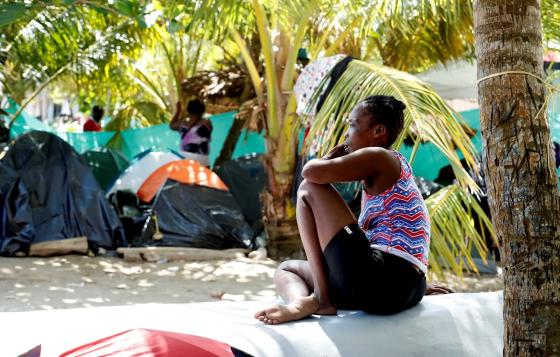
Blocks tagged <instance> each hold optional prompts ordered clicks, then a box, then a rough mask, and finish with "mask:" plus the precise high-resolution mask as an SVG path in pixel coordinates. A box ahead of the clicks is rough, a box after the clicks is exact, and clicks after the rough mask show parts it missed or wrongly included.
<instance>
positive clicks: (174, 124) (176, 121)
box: [169, 102, 182, 130]
mask: <svg viewBox="0 0 560 357" xmlns="http://www.w3.org/2000/svg"><path fill="white" fill-rule="evenodd" d="M181 113H182V110H181V102H177V106H176V108H175V114H173V117H172V118H171V121H170V122H169V127H170V128H171V129H172V130H179V129H181V122H182V120H181Z"/></svg>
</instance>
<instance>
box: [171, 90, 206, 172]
mask: <svg viewBox="0 0 560 357" xmlns="http://www.w3.org/2000/svg"><path fill="white" fill-rule="evenodd" d="M205 111H206V106H205V105H204V103H203V102H202V101H200V100H199V99H193V100H191V101H189V102H188V104H187V117H186V118H182V110H181V103H180V102H178V103H177V110H176V111H175V114H174V115H173V118H172V119H171V122H170V123H169V127H170V128H171V129H172V130H175V131H178V132H179V133H180V134H181V144H180V150H181V154H183V156H185V158H187V159H192V160H196V161H198V162H200V163H201V164H202V165H205V166H208V164H209V160H208V155H209V153H210V139H211V135H212V122H211V121H210V120H208V119H206V118H204V112H205Z"/></svg>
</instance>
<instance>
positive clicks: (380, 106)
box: [361, 95, 406, 147]
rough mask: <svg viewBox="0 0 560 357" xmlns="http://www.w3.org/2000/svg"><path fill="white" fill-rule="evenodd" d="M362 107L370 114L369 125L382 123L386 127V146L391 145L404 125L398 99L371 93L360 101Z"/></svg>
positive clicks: (401, 104)
mask: <svg viewBox="0 0 560 357" xmlns="http://www.w3.org/2000/svg"><path fill="white" fill-rule="evenodd" d="M361 104H362V109H363V110H365V113H367V114H368V115H369V116H370V122H371V125H374V124H383V125H384V126H385V127H386V128H387V146H388V147H390V146H391V145H393V143H394V142H395V140H397V137H398V136H399V134H400V133H401V131H402V129H403V125H404V113H403V111H404V109H405V108H406V106H405V105H404V103H403V102H401V101H400V100H397V99H395V98H394V97H392V96H387V95H373V96H370V97H367V98H366V99H364V100H363V101H362V102H361Z"/></svg>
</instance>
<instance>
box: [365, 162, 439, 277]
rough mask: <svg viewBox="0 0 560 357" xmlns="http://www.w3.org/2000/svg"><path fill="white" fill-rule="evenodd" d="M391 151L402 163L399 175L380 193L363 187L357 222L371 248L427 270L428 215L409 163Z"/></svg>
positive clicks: (428, 246)
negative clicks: (372, 193) (371, 192)
mask: <svg viewBox="0 0 560 357" xmlns="http://www.w3.org/2000/svg"><path fill="white" fill-rule="evenodd" d="M393 154H394V155H395V156H396V157H397V158H398V159H399V161H400V164H401V174H400V176H399V179H398V180H397V182H395V184H394V185H393V186H392V187H390V188H389V189H387V190H385V191H384V192H382V193H380V194H379V195H370V194H369V193H367V192H366V191H365V190H363V191H362V211H361V213H360V217H359V219H358V223H359V225H360V228H361V229H362V230H363V231H364V233H365V235H366V237H367V239H368V240H369V243H370V246H371V247H372V248H375V249H378V250H381V251H383V252H386V253H388V254H393V255H396V256H399V257H401V258H403V259H406V260H407V261H409V262H411V263H412V264H414V265H415V266H417V267H418V268H419V269H420V270H421V271H422V272H424V273H426V271H427V269H428V253H429V251H430V217H429V215H428V210H427V208H426V204H425V203H424V199H423V198H422V195H421V194H420V191H419V190H418V186H416V182H414V178H413V177H412V169H411V168H410V165H409V164H408V162H407V161H406V159H405V158H404V157H403V156H402V155H401V154H400V153H398V152H396V151H393Z"/></svg>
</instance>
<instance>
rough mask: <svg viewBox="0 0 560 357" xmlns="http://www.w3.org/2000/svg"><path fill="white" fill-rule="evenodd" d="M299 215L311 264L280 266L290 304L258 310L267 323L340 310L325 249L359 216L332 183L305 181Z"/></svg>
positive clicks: (281, 287)
mask: <svg viewBox="0 0 560 357" xmlns="http://www.w3.org/2000/svg"><path fill="white" fill-rule="evenodd" d="M296 217H297V222H298V228H299V233H300V236H301V240H302V242H303V247H304V249H305V253H306V255H307V259H308V263H307V264H305V263H303V262H298V263H296V262H295V261H289V262H288V263H287V264H286V265H281V266H280V267H279V269H278V271H277V273H276V275H275V282H276V286H277V289H278V291H279V293H280V295H281V296H282V297H283V298H284V299H285V300H286V302H287V305H274V306H272V307H270V308H268V309H265V310H262V311H259V312H257V313H256V314H255V317H256V318H257V319H259V320H260V321H263V322H265V323H270V324H277V323H282V322H287V321H292V320H298V319H301V318H304V317H306V316H309V315H310V314H312V313H322V314H335V313H336V309H335V308H334V307H333V306H332V304H331V302H330V300H329V288H328V277H327V274H326V269H325V260H324V255H323V250H324V249H325V247H326V246H327V245H328V244H329V242H330V241H331V239H332V238H333V237H334V235H335V234H336V233H338V232H339V231H340V230H341V229H342V228H343V227H344V226H347V225H349V224H353V223H356V218H355V217H354V215H353V214H352V211H351V210H350V208H348V206H347V205H346V203H345V202H344V200H343V199H342V197H340V195H339V193H338V192H337V191H336V190H335V189H334V188H333V187H332V186H331V185H319V184H313V183H309V182H307V181H305V180H304V181H303V182H302V184H301V185H300V187H299V190H298V200H297V207H296ZM310 292H313V293H314V294H312V295H310Z"/></svg>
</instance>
